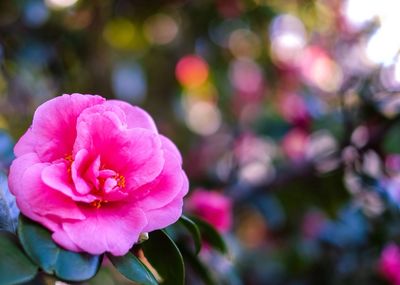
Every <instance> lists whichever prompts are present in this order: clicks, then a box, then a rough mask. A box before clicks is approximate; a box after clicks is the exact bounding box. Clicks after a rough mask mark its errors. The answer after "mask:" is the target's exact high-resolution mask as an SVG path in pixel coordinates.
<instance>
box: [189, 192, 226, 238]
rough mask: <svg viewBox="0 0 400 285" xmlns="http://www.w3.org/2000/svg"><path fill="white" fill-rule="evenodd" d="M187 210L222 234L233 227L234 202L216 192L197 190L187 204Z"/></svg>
mask: <svg viewBox="0 0 400 285" xmlns="http://www.w3.org/2000/svg"><path fill="white" fill-rule="evenodd" d="M185 207H186V209H187V210H188V211H189V212H191V213H193V214H195V215H197V216H199V217H200V218H201V219H203V220H205V221H206V222H208V223H210V224H211V225H213V226H214V227H215V228H216V229H217V230H218V231H220V232H221V233H225V232H227V231H229V230H230V228H231V225H232V202H231V200H230V199H229V198H228V197H226V196H224V195H223V194H221V193H219V192H215V191H207V190H204V189H196V190H195V191H194V193H193V194H192V195H191V196H190V197H189V198H188V199H187V201H186V203H185Z"/></svg>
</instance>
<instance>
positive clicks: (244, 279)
mask: <svg viewBox="0 0 400 285" xmlns="http://www.w3.org/2000/svg"><path fill="white" fill-rule="evenodd" d="M378 3H379V4H378ZM399 11H400V1H397V0H381V1H374V0H347V1H345V0H343V1H340V0H314V1H313V0H286V1H278V0H270V1H267V0H175V1H173V0H170V1H167V0H165V1H162V0H153V1H144V0H92V1H88V0H14V1H0V68H1V69H0V128H1V131H0V165H1V167H2V168H3V169H4V170H5V171H7V169H8V167H9V164H10V161H11V160H12V159H13V153H12V147H13V144H14V142H15V141H16V140H17V139H18V138H19V137H20V136H21V135H22V134H23V133H24V132H25V130H26V129H27V128H28V127H29V124H30V122H31V119H32V115H33V112H34V110H35V109H36V108H37V106H38V105H40V104H41V103H43V102H45V101H46V100H49V99H51V98H53V97H55V96H59V95H61V94H64V93H67V94H70V93H83V94H99V95H102V96H104V97H106V98H117V99H120V100H125V101H127V102H130V103H132V104H134V105H139V106H141V107H143V108H145V109H146V110H147V111H148V112H149V113H150V114H151V115H152V116H153V118H154V119H155V121H156V123H157V126H158V127H159V130H160V132H161V133H163V134H165V135H167V136H169V137H170V138H171V139H172V140H173V141H174V142H175V143H176V144H177V145H178V147H179V149H180V150H181V152H182V154H183V157H184V169H185V170H186V172H187V173H188V176H189V179H190V182H191V191H190V193H189V195H188V197H187V207H186V208H185V212H187V213H193V214H196V215H198V216H201V217H203V218H204V219H205V220H208V221H209V222H210V223H212V224H214V226H215V227H216V228H217V229H218V230H219V231H220V232H221V233H222V234H223V235H224V237H225V239H226V241H227V242H228V245H229V254H228V256H222V255H221V254H219V253H217V252H215V251H214V250H212V249H210V248H207V247H206V248H205V249H203V250H202V253H201V254H200V258H201V259H202V260H203V262H204V263H206V264H208V265H210V266H209V268H208V270H209V274H210V276H211V277H210V278H213V279H214V280H215V283H216V284H249V285H258V284H267V285H269V284H272V285H275V284H277V285H278V284H291V285H307V284H397V285H398V284H400V247H398V245H399V244H400V243H399V242H400V215H399V206H400V114H399V113H400V93H399V92H400V56H399V50H400V35H399V32H398V27H399V26H400V16H399V15H398V13H399ZM192 265H193V264H192ZM187 267H188V268H187V284H195V285H196V284H211V283H210V282H211V281H210V280H208V279H207V278H208V277H205V276H207V274H206V273H204V272H202V271H201V270H199V267H198V266H197V267H196V266H193V268H191V262H189V263H188V264H187ZM196 268H197V271H196ZM203 269H204V268H203ZM91 282H92V284H106V285H107V284H110V285H111V284H128V283H127V281H126V280H124V279H123V278H122V277H121V276H118V275H117V274H116V273H115V272H112V269H108V268H105V269H104V270H103V271H101V272H100V274H99V276H98V277H97V279H96V280H94V281H91Z"/></svg>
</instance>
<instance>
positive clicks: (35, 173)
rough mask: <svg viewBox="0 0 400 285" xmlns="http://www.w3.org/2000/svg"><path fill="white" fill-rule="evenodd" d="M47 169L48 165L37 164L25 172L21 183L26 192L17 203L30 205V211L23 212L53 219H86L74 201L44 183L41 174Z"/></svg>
mask: <svg viewBox="0 0 400 285" xmlns="http://www.w3.org/2000/svg"><path fill="white" fill-rule="evenodd" d="M46 167H47V165H46V164H35V165H34V166H31V167H30V168H29V169H27V170H26V171H25V173H24V175H23V177H22V182H21V183H22V184H21V185H22V187H23V188H24V191H21V192H20V193H19V195H18V197H17V201H24V202H25V203H26V204H28V205H30V209H25V211H22V209H21V211H22V212H23V213H24V214H25V215H27V212H28V213H29V212H34V213H36V214H38V215H41V216H50V217H51V218H54V217H58V218H59V219H84V218H85V216H84V215H83V214H82V212H81V211H80V209H79V208H78V207H77V205H76V204H75V202H74V201H73V200H71V199H70V198H69V197H67V196H65V195H63V194H61V193H60V192H58V191H54V190H53V189H51V188H49V187H48V186H47V185H46V184H44V183H43V181H42V179H41V173H42V171H43V169H44V168H46ZM28 216H29V215H28Z"/></svg>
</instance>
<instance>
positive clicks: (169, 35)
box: [144, 14, 179, 45]
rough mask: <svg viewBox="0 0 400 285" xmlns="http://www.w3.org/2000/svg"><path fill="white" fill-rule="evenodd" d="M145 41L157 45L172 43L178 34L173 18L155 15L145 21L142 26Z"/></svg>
mask: <svg viewBox="0 0 400 285" xmlns="http://www.w3.org/2000/svg"><path fill="white" fill-rule="evenodd" d="M144 30H145V35H146V37H147V39H148V40H149V41H150V42H152V43H154V44H159V45H165V44H169V43H170V42H172V41H173V40H174V39H175V38H176V36H177V35H178V32H179V27H178V24H177V22H176V20H175V19H174V18H172V17H171V16H169V15H167V14H156V15H153V16H151V17H149V18H147V19H146V22H145V24H144Z"/></svg>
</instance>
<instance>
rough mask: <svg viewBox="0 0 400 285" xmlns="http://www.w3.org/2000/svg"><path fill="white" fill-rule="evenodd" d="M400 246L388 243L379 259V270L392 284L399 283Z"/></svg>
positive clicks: (397, 284) (399, 284)
mask: <svg viewBox="0 0 400 285" xmlns="http://www.w3.org/2000/svg"><path fill="white" fill-rule="evenodd" d="M399 268H400V248H399V247H398V246H397V245H396V244H394V243H391V244H388V245H387V246H386V247H385V248H384V249H383V251H382V253H381V257H380V260H379V271H380V273H381V274H382V276H384V277H385V278H386V279H387V280H388V281H390V282H391V284H393V285H400V271H399Z"/></svg>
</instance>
